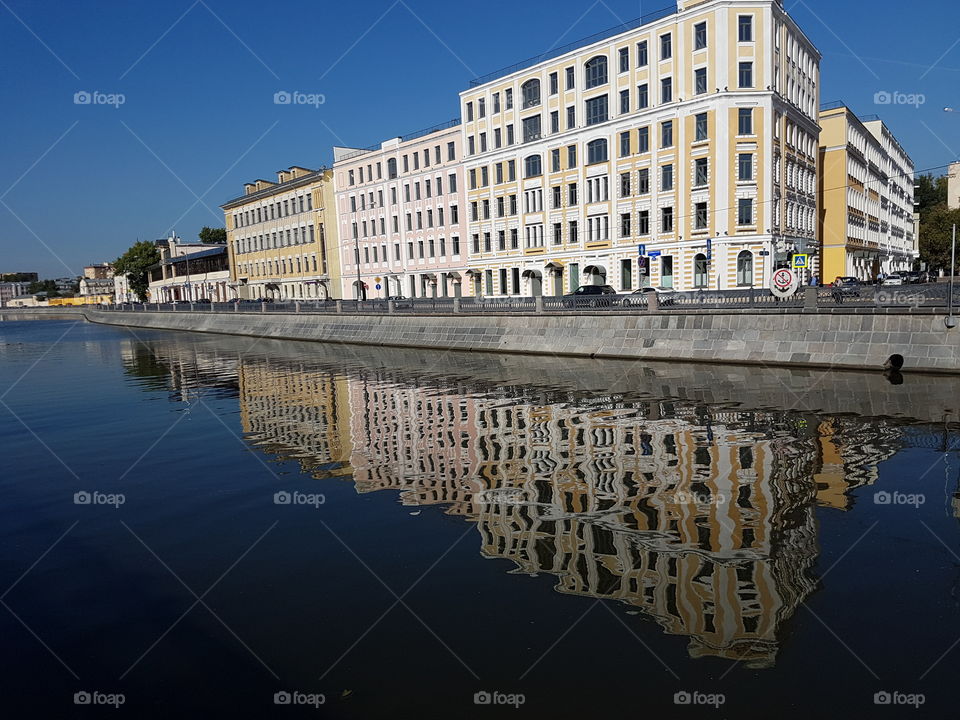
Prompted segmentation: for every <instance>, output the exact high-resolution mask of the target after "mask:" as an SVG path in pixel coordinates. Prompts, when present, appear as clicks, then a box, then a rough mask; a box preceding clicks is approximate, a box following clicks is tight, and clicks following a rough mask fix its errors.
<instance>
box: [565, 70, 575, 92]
mask: <svg viewBox="0 0 960 720" xmlns="http://www.w3.org/2000/svg"><path fill="white" fill-rule="evenodd" d="M576 74H577V73H576V71H575V70H574V69H573V68H572V67H568V68H567V70H566V76H567V77H566V81H567V84H566V89H567V90H573V88H574V83H575V77H576Z"/></svg>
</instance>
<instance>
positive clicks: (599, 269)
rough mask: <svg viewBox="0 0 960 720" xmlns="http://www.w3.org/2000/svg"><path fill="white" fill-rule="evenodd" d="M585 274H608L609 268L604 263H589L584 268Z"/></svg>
mask: <svg viewBox="0 0 960 720" xmlns="http://www.w3.org/2000/svg"><path fill="white" fill-rule="evenodd" d="M583 274H584V275H606V274H607V269H606V268H605V267H604V266H603V265H587V266H586V267H585V268H584V269H583Z"/></svg>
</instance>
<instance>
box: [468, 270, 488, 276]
mask: <svg viewBox="0 0 960 720" xmlns="http://www.w3.org/2000/svg"><path fill="white" fill-rule="evenodd" d="M464 273H466V274H467V275H482V274H483V272H482V271H481V270H464Z"/></svg>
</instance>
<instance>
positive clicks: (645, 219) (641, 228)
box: [637, 210, 650, 235]
mask: <svg viewBox="0 0 960 720" xmlns="http://www.w3.org/2000/svg"><path fill="white" fill-rule="evenodd" d="M637 234H638V235H649V234H650V211H649V210H641V211H640V214H639V215H637Z"/></svg>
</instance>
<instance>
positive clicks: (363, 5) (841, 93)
mask: <svg viewBox="0 0 960 720" xmlns="http://www.w3.org/2000/svg"><path fill="white" fill-rule="evenodd" d="M670 4H671V3H670V1H669V0H646V2H637V0H597V1H596V2H592V3H591V2H590V1H589V0H581V1H580V2H574V1H573V0H550V1H549V2H538V1H536V0H525V1H524V2H516V0H509V1H507V0H485V2H483V3H481V4H480V5H479V6H478V7H481V8H483V10H482V11H481V12H473V13H472V14H471V15H467V14H465V13H463V12H462V11H461V8H462V7H464V6H462V5H461V4H460V3H451V2H441V1H440V0H396V1H395V0H372V1H370V2H345V3H338V2H329V1H327V2H316V1H314V2H307V1H305V0H303V1H301V0H290V1H284V0H275V1H274V2H253V0H197V1H196V2H195V1H194V0H168V1H166V2H147V1H146V0H71V1H70V2H55V1H54V0H0V63H2V65H0V66H2V68H3V70H2V73H0V92H2V97H3V98H4V102H3V104H2V110H0V168H2V169H3V170H4V177H3V178H0V271H2V272H15V271H37V272H39V273H40V274H41V276H45V277H57V276H63V275H68V274H77V273H79V271H80V268H81V267H82V266H83V265H84V264H87V263H91V262H102V261H105V260H113V259H114V258H116V257H117V256H118V255H119V254H120V253H122V252H123V251H124V250H125V249H126V248H127V247H128V246H129V245H130V244H131V243H132V242H133V241H135V240H136V239H137V238H140V239H151V240H152V239H155V238H159V237H164V236H166V235H167V234H168V232H169V231H170V230H171V229H176V231H177V233H178V234H179V235H180V236H181V237H183V238H185V239H187V238H190V239H195V238H196V234H197V232H198V230H199V229H200V228H201V227H202V226H203V225H211V226H218V227H219V226H222V225H223V215H222V213H221V212H220V210H219V208H218V206H219V205H220V204H221V203H223V202H224V201H226V200H228V199H230V198H233V197H236V196H237V195H240V194H242V192H243V183H244V182H246V181H249V180H254V179H256V178H258V177H263V178H266V179H275V177H276V176H275V172H276V170H278V169H281V168H286V167H289V166H290V165H294V164H297V165H303V166H306V167H310V168H316V167H319V166H320V165H323V164H330V163H331V162H332V153H331V147H332V146H333V145H335V144H344V145H349V146H358V147H366V146H369V145H373V144H376V143H379V142H380V141H381V140H384V139H386V138H388V137H392V136H395V135H401V134H406V133H408V132H412V131H415V130H419V129H421V128H425V127H429V126H431V125H434V124H437V123H440V122H443V121H445V120H449V119H451V118H453V117H455V116H456V115H457V114H458V103H457V93H458V92H459V91H460V90H462V89H464V88H465V87H466V86H467V83H468V82H469V80H470V79H471V78H473V77H475V76H477V75H483V74H486V73H488V72H491V71H494V70H497V69H499V68H501V67H504V66H507V65H511V64H513V63H516V62H519V61H521V60H524V59H526V58H528V57H531V56H533V55H536V54H538V53H541V52H544V51H547V50H549V49H550V48H552V47H556V46H560V45H563V44H566V43H568V42H573V41H576V40H578V39H580V38H583V37H586V36H588V35H591V34H592V33H595V32H599V31H601V30H606V29H608V28H611V27H614V26H616V25H617V24H619V23H621V22H627V21H630V20H632V19H635V18H637V17H640V16H641V15H644V14H646V13H649V12H653V11H655V10H658V9H660V8H663V7H666V6H668V5H670ZM786 6H787V9H788V10H789V11H790V13H791V14H792V15H793V17H794V18H795V19H796V20H797V22H798V23H799V24H800V26H801V28H803V30H804V31H805V32H806V33H807V35H808V36H809V37H810V38H811V40H812V41H813V42H814V44H815V45H816V46H817V47H818V48H819V49H820V51H821V52H822V53H823V62H822V64H821V73H822V76H821V77H822V80H821V82H822V88H821V90H822V92H821V99H822V100H823V102H829V101H832V100H843V101H845V102H846V103H847V104H848V105H850V106H851V107H852V108H853V110H854V111H855V112H857V113H860V114H873V113H876V114H879V115H880V116H881V117H882V118H883V119H884V120H885V121H886V122H887V124H888V125H889V126H890V127H891V128H892V130H893V132H894V134H895V135H896V136H897V137H898V139H899V140H900V141H901V143H902V144H903V145H904V147H905V148H906V149H907V152H909V153H910V154H911V155H912V156H913V158H914V160H915V161H916V164H917V169H918V170H921V169H927V168H933V167H935V166H942V165H944V164H946V163H948V162H950V161H951V160H954V159H956V158H958V157H960V112H957V113H953V114H950V113H945V112H943V108H944V107H945V106H954V107H956V108H957V110H958V111H960V3H957V2H956V1H955V0H924V1H923V2H914V3H906V2H903V0H875V1H874V2H870V3H864V2H851V1H850V0H786ZM281 91H287V92H293V91H297V92H300V93H304V94H306V95H309V94H315V95H322V96H323V100H324V102H323V103H322V104H319V103H317V104H315V105H310V104H293V103H291V104H286V105H284V104H275V103H274V94H275V93H277V92H281ZM83 92H86V93H90V94H91V95H89V99H90V100H91V101H90V102H89V103H86V104H83V103H76V102H75V94H76V93H83ZM94 92H97V93H101V95H96V96H94V95H93V93H94ZM882 92H887V93H891V94H892V93H902V95H890V96H880V99H881V100H883V99H885V98H887V97H890V98H892V99H893V100H894V102H891V103H889V104H877V103H876V102H875V96H876V94H877V93H882ZM118 94H122V96H123V97H122V100H123V102H122V104H120V103H119V100H120V98H118V97H111V96H116V95H118ZM909 95H914V96H918V97H914V98H910V97H907V96H909ZM87 97H88V96H83V95H81V96H79V99H81V100H83V99H86V98H87ZM307 99H309V98H307ZM316 99H317V100H319V98H316ZM921 100H922V101H923V102H919V101H921ZM910 101H916V102H914V103H913V104H909V102H910ZM942 172H944V170H936V171H935V173H937V174H940V173H942Z"/></svg>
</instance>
